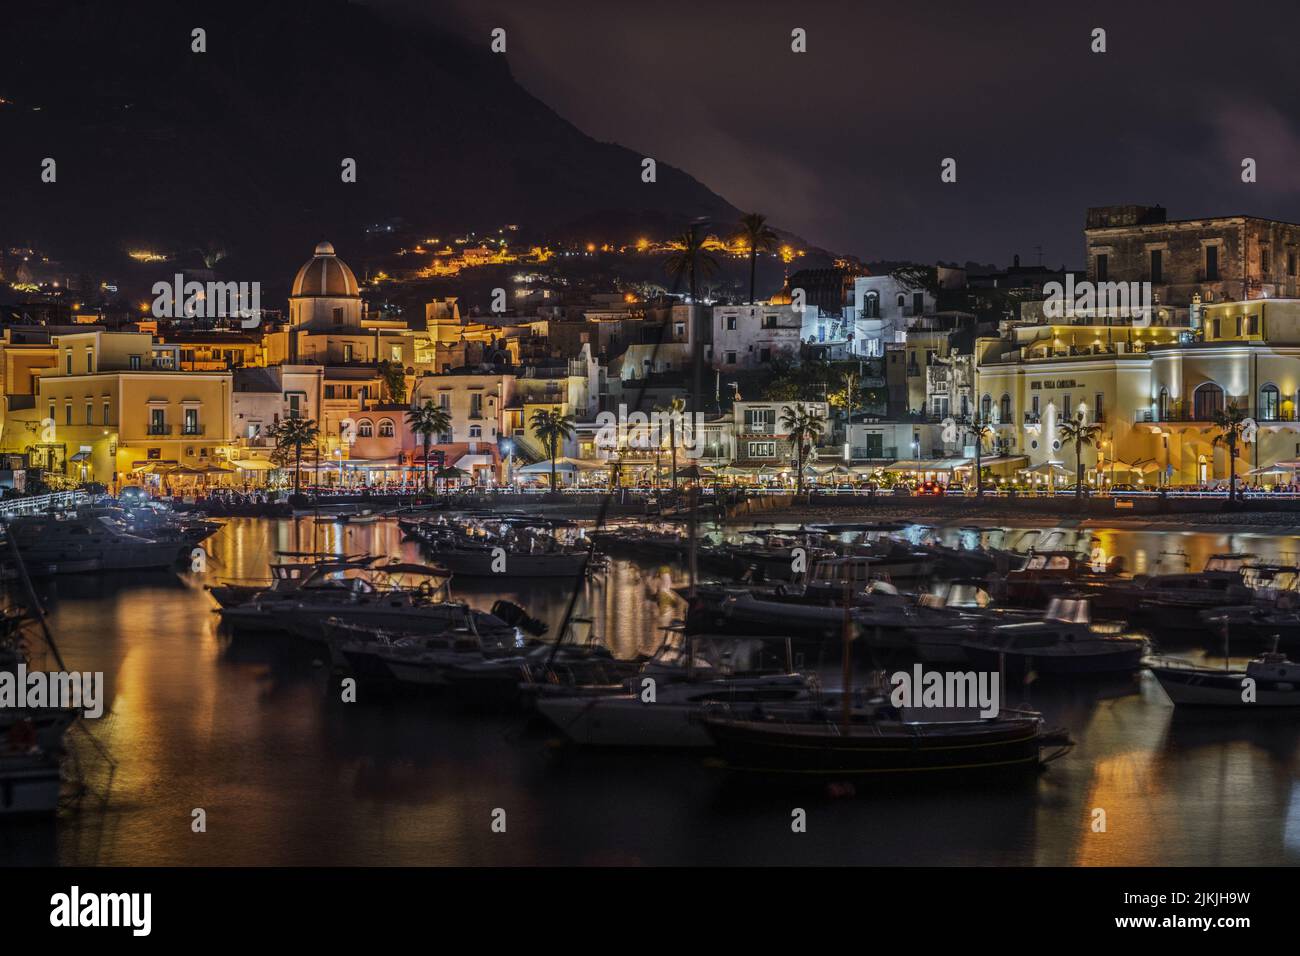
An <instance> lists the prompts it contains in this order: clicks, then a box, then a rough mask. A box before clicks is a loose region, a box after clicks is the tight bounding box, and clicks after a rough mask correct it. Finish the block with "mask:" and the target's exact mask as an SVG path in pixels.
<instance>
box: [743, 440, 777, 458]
mask: <svg viewBox="0 0 1300 956" xmlns="http://www.w3.org/2000/svg"><path fill="white" fill-rule="evenodd" d="M749 457H750V458H775V457H776V442H772V441H752V442H750V443H749Z"/></svg>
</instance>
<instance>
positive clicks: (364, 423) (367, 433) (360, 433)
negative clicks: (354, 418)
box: [357, 418, 375, 438]
mask: <svg viewBox="0 0 1300 956" xmlns="http://www.w3.org/2000/svg"><path fill="white" fill-rule="evenodd" d="M374 433H375V423H374V422H372V421H371V420H370V419H368V418H363V419H361V421H359V422H357V437H358V438H370V437H371V436H372V435H374Z"/></svg>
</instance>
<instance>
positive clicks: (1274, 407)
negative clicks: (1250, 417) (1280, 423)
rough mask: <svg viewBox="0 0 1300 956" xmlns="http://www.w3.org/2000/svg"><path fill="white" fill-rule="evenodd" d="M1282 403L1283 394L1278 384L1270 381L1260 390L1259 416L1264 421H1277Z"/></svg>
mask: <svg viewBox="0 0 1300 956" xmlns="http://www.w3.org/2000/svg"><path fill="white" fill-rule="evenodd" d="M1281 405H1282V403H1281V396H1280V394H1279V393H1278V390H1277V386H1276V385H1273V384H1271V383H1270V384H1268V385H1265V386H1264V387H1263V388H1261V389H1260V390H1259V417H1260V418H1262V419H1264V421H1266V422H1275V421H1277V418H1278V412H1279V411H1280V410H1281Z"/></svg>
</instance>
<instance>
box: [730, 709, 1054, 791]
mask: <svg viewBox="0 0 1300 956" xmlns="http://www.w3.org/2000/svg"><path fill="white" fill-rule="evenodd" d="M705 725H706V727H707V729H708V731H709V734H710V736H711V737H712V738H713V741H714V743H715V745H716V746H717V749H718V751H719V752H720V753H721V755H722V757H723V759H724V760H725V762H726V766H727V769H728V770H731V771H734V772H737V773H745V774H756V775H759V776H769V777H784V778H798V777H804V778H808V777H813V778H817V777H822V778H831V779H844V778H853V777H872V776H877V775H891V774H958V773H962V772H969V771H975V770H993V769H998V770H1015V769H1029V768H1034V767H1037V766H1039V763H1040V757H1039V747H1040V745H1041V743H1042V735H1041V725H1040V723H1039V721H1038V720H1036V719H1032V718H1025V719H1022V720H1005V721H999V722H998V723H997V724H987V723H981V722H972V723H971V724H968V725H961V724H953V723H936V724H924V725H921V724H916V725H910V724H901V725H894V726H896V727H898V731H897V732H893V733H882V734H878V735H876V734H871V733H869V732H859V728H854V731H855V732H854V733H851V734H850V735H849V736H843V735H841V734H840V733H838V732H837V731H836V730H835V728H834V726H833V725H831V724H814V725H797V724H782V723H767V722H762V721H739V720H730V719H717V718H708V719H706V721H705ZM922 728H924V729H922Z"/></svg>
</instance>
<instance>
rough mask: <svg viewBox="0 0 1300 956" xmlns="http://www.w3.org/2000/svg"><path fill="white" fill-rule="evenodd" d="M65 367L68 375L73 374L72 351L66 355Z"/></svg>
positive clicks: (69, 350)
mask: <svg viewBox="0 0 1300 956" xmlns="http://www.w3.org/2000/svg"><path fill="white" fill-rule="evenodd" d="M63 367H64V368H65V369H66V370H67V371H66V374H68V375H71V374H72V349H68V351H67V352H66V353H64V360H63Z"/></svg>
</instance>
